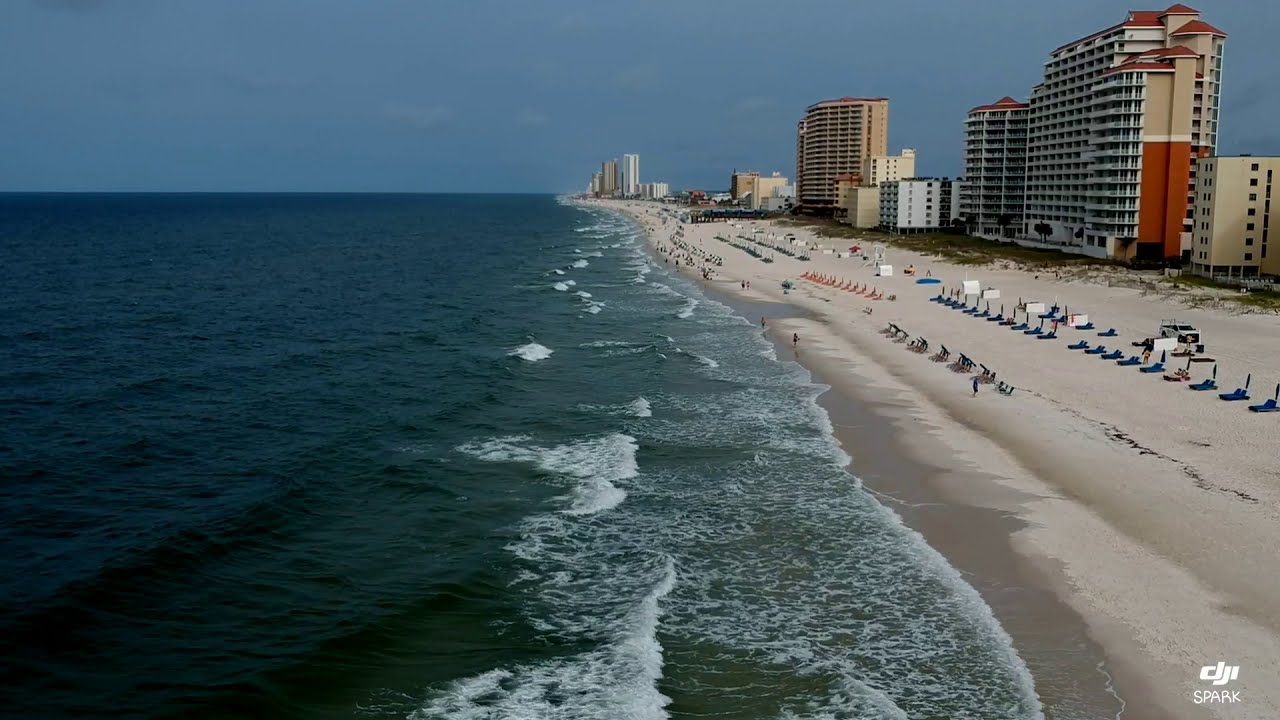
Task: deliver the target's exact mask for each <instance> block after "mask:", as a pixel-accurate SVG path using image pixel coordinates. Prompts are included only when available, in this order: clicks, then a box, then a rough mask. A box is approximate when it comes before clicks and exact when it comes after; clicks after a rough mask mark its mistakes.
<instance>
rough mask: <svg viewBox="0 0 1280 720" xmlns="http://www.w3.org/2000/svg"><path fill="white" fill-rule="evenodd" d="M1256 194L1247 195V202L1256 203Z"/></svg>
mask: <svg viewBox="0 0 1280 720" xmlns="http://www.w3.org/2000/svg"><path fill="white" fill-rule="evenodd" d="M1257 201H1258V193H1249V202H1257Z"/></svg>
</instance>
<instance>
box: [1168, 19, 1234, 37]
mask: <svg viewBox="0 0 1280 720" xmlns="http://www.w3.org/2000/svg"><path fill="white" fill-rule="evenodd" d="M1178 35H1217V36H1218V37H1226V36H1227V34H1226V33H1224V32H1222V31H1221V30H1219V29H1218V28H1216V27H1214V26H1212V25H1210V24H1209V23H1207V22H1205V21H1203V20H1191V21H1190V22H1188V23H1186V24H1185V25H1183V26H1182V27H1180V28H1178V29H1177V30H1174V31H1173V32H1171V33H1169V36H1170V37H1177V36H1178Z"/></svg>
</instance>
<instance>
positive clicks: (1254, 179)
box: [1249, 178, 1258, 187]
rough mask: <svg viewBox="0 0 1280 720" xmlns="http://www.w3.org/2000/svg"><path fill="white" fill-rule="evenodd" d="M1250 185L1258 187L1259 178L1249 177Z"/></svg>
mask: <svg viewBox="0 0 1280 720" xmlns="http://www.w3.org/2000/svg"><path fill="white" fill-rule="evenodd" d="M1249 187H1258V178H1249Z"/></svg>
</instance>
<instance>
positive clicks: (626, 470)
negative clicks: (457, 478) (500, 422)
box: [458, 433, 639, 515]
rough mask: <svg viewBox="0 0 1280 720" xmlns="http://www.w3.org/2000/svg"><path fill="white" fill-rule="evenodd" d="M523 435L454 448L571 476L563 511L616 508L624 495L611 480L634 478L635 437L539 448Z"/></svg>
mask: <svg viewBox="0 0 1280 720" xmlns="http://www.w3.org/2000/svg"><path fill="white" fill-rule="evenodd" d="M527 440H528V438H526V437H523V436H516V437H506V438H498V439H495V440H487V441H484V442H480V443H468V444H466V445H462V446H460V447H458V450H459V451H461V452H464V453H467V454H468V455H471V456H473V457H475V458H478V459H480V460H485V461H488V462H524V463H532V464H533V465H534V466H535V467H537V468H538V469H539V470H541V471H543V472H546V473H551V474H554V475H559V476H563V477H570V478H574V479H576V480H577V481H578V483H577V484H576V485H575V486H574V488H573V491H572V493H571V495H570V496H568V498H567V499H568V500H569V502H570V504H569V507H567V508H566V509H565V510H564V512H566V513H568V514H570V515H592V514H595V513H598V512H602V511H605V510H609V509H612V508H614V507H617V506H618V505H619V504H620V503H621V502H622V501H623V500H624V499H626V497H627V493H626V491H625V490H623V489H621V488H619V487H618V486H617V485H616V484H615V483H618V482H622V481H625V480H629V479H631V478H634V477H635V476H636V474H637V472H638V471H639V467H638V465H637V463H636V450H637V445H636V439H635V438H634V437H631V436H630V435H623V434H621V433H614V434H611V435H606V436H604V437H601V438H596V439H593V440H584V441H581V442H576V443H570V444H567V445H557V446H555V447H551V448H539V447H537V446H531V445H529V444H527Z"/></svg>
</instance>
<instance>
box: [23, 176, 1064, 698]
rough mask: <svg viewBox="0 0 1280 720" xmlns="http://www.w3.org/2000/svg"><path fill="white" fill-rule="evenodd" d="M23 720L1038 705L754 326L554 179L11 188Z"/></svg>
mask: <svg viewBox="0 0 1280 720" xmlns="http://www.w3.org/2000/svg"><path fill="white" fill-rule="evenodd" d="M0 246H3V258H4V262H3V263H0V274H2V275H3V278H2V279H3V287H4V292H3V295H2V296H0V303H2V304H3V307H2V308H0V346H2V347H3V348H4V349H5V350H4V352H3V353H0V378H2V380H0V414H2V415H0V419H2V421H3V432H0V571H2V572H0V642H2V643H3V648H2V651H3V655H4V658H5V663H6V666H7V668H6V672H5V673H3V675H0V688H2V689H0V703H3V706H4V707H5V709H6V713H7V714H11V715H12V716H14V717H23V718H53V717H81V718H92V717H133V718H168V717H184V718H194V717H199V718H400V719H406V718H408V719H412V720H446V719H448V720H479V719H486V720H487V719H493V720H498V719H512V720H522V719H526V718H527V719H534V718H539V719H541V718H557V719H565V720H576V719H583V720H586V719H600V720H606V719H608V720H615V719H636V720H649V719H652V720H658V719H660V718H693V717H707V716H714V717H716V718H722V719H726V720H730V719H737V718H741V719H743V720H746V719H751V720H756V719H767V718H777V719H779V720H782V719H793V718H795V719H798V718H832V719H835V718H841V719H858V718H867V719H871V718H877V719H878V718H911V719H913V720H921V719H942V718H947V719H951V720H958V719H961V718H973V719H975V720H976V719H978V718H981V719H983V720H991V719H994V718H1002V719H1003V718H1007V719H1010V720H1015V719H1017V720H1021V719H1029V718H1038V717H1041V714H1042V713H1041V710H1040V705H1039V702H1038V700H1037V698H1036V694H1035V690H1034V687H1033V682H1032V679H1031V677H1030V675H1029V674H1028V672H1027V670H1026V667H1025V665H1024V663H1023V662H1022V660H1021V659H1020V658H1019V657H1018V655H1017V654H1016V653H1015V651H1014V649H1013V648H1012V645H1011V642H1010V640H1009V638H1008V636H1007V635H1006V634H1005V633H1004V631H1003V630H1002V629H1001V628H1000V626H999V625H998V623H997V622H996V621H995V620H994V618H993V616H992V613H991V611H990V610H989V608H988V607H987V606H986V605H985V604H984V603H983V601H982V600H981V598H980V597H979V596H978V594H977V593H976V592H975V591H974V590H973V589H972V588H971V587H970V586H969V585H967V584H966V583H965V581H964V580H963V579H962V578H961V577H960V575H959V574H958V573H957V572H956V571H955V570H954V569H952V568H951V567H950V566H949V565H948V564H947V562H946V561H945V560H944V559H943V558H942V557H941V556H940V555H939V554H938V553H937V552H935V551H934V550H932V549H931V548H930V547H929V546H928V545H926V544H925V542H924V541H923V540H922V539H921V538H920V536H919V535H918V534H916V533H915V532H913V531H912V530H910V529H908V528H906V527H904V526H903V524H902V523H901V522H900V521H899V519H898V517H897V516H896V515H895V514H894V513H893V512H891V511H890V510H888V509H886V508H885V507H884V506H882V505H881V504H880V503H879V502H878V501H877V500H876V499H875V497H874V496H873V495H872V494H871V493H870V492H868V491H865V490H863V489H862V487H861V483H860V482H859V480H858V479H857V478H856V477H854V476H852V475H851V474H850V473H849V472H848V471H847V470H846V468H845V465H846V463H847V461H848V457H847V456H845V455H844V453H843V452H842V451H841V449H840V448H839V446H838V445H837V444H836V443H835V441H834V439H833V437H832V432H831V430H832V429H831V425H830V422H829V420H828V418H827V415H826V413H825V411H824V410H823V409H822V408H821V407H819V406H818V404H817V402H816V398H817V397H818V396H819V395H820V394H821V393H822V391H823V390H824V388H823V387H822V386H820V385H817V384H815V383H814V382H813V381H812V380H811V378H810V377H809V374H808V373H807V372H806V371H805V370H804V369H803V368H801V367H799V366H798V365H796V364H794V363H791V362H784V361H780V360H779V359H778V357H777V356H776V354H775V352H774V349H773V347H772V346H771V344H770V343H769V342H768V341H767V340H766V339H764V338H763V337H762V335H761V333H760V331H759V328H758V327H756V326H755V324H754V323H752V322H749V321H747V320H746V319H744V318H741V317H738V316H737V315H735V313H734V311H733V310H732V309H731V308H729V307H727V306H726V305H724V304H722V303H720V302H718V301H717V300H716V299H715V298H713V297H709V296H708V295H706V294H704V293H703V292H702V290H701V289H700V288H699V286H698V285H697V284H696V283H694V282H692V281H689V280H686V279H683V278H680V277H677V276H675V275H674V274H672V273H671V272H668V270H667V268H666V267H664V266H663V265H661V264H658V263H655V262H654V261H653V260H651V259H650V258H649V256H648V255H647V254H646V252H645V249H644V245H643V240H642V238H641V234H640V230H639V229H638V227H637V226H636V225H634V224H633V223H632V222H630V221H629V220H627V219H625V218H623V217H621V216H618V215H615V214H611V213H609V212H606V211H604V210H602V209H599V208H582V207H577V206H574V205H572V204H570V203H569V202H567V201H565V200H563V199H557V198H554V197H551V196H447V195H436V196H433V195H2V196H0Z"/></svg>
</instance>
